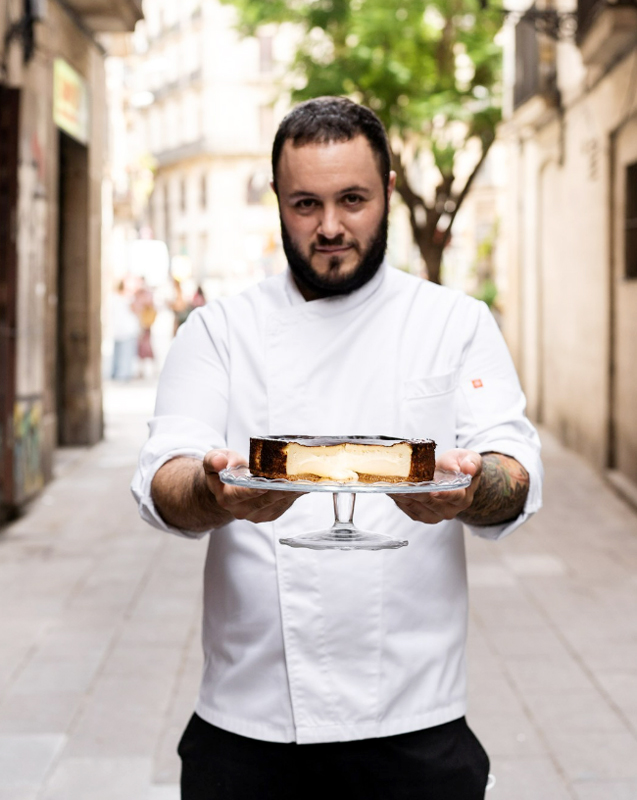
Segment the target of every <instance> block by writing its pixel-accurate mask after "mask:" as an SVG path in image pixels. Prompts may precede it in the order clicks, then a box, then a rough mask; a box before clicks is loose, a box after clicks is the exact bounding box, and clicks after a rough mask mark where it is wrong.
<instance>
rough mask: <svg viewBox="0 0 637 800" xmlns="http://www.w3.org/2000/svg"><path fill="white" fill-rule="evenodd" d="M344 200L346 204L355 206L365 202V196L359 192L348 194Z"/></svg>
mask: <svg viewBox="0 0 637 800" xmlns="http://www.w3.org/2000/svg"><path fill="white" fill-rule="evenodd" d="M343 202H344V203H345V205H346V206H355V205H358V203H362V202H363V198H362V197H361V196H360V195H359V194H346V195H345V196H344V197H343Z"/></svg>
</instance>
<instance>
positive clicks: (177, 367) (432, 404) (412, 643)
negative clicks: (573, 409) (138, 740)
mask: <svg viewBox="0 0 637 800" xmlns="http://www.w3.org/2000/svg"><path fill="white" fill-rule="evenodd" d="M273 175H274V181H273V188H274V191H275V192H276V195H277V198H278V202H279V208H280V214H281V226H282V236H283V244H284V248H285V252H286V256H287V258H288V263H289V269H288V271H287V272H286V273H285V274H282V275H278V276H275V277H273V278H268V279H267V280H265V281H263V282H262V283H260V284H259V285H257V286H255V287H253V288H251V289H249V290H248V291H246V292H244V293H243V294H241V295H239V296H237V297H233V298H230V299H224V300H219V301H215V302H212V303H209V304H208V305H207V306H206V307H204V308H202V309H198V310H197V311H195V312H193V313H192V314H191V316H190V318H189V319H188V321H187V323H186V324H185V325H184V326H182V328H181V329H180V332H179V335H178V336H177V337H176V339H175V342H174V344H173V347H172V350H171V352H170V354H169V356H168V359H167V362H166V365H165V368H164V370H163V373H162V376H161V379H160V384H159V390H158V396H157V405H156V410H155V415H154V417H153V418H152V420H151V421H150V423H149V427H150V437H149V439H148V441H147V443H146V445H145V446H144V448H143V450H142V453H141V456H140V462H139V468H138V470H137V473H136V475H135V478H134V482H133V493H134V495H135V497H136V499H137V501H138V503H139V508H140V512H141V514H142V516H143V517H144V519H146V520H147V521H148V522H149V523H150V524H151V525H154V526H155V527H157V528H160V529H162V530H165V531H169V532H172V533H176V534H179V535H183V536H191V537H200V536H204V535H207V536H208V555H207V559H206V566H205V575H204V619H203V645H204V651H205V665H204V672H203V677H202V683H201V690H200V694H199V699H198V703H197V706H196V713H195V714H194V715H193V718H192V719H191V721H190V723H189V725H188V728H187V729H186V731H185V733H184V736H183V738H182V741H181V743H180V746H179V752H180V755H181V757H182V763H183V767H182V798H183V799H184V800H203V799H204V798H205V800H213V798H214V800H217V798H222V799H223V800H227V799H229V798H233V799H234V798H237V800H251V798H255V799H258V800H267V798H272V800H286V798H292V797H294V798H298V797H299V796H301V797H308V796H309V797H318V796H323V795H324V794H325V793H327V792H330V793H332V794H334V792H338V794H337V796H342V797H347V798H361V800H362V799H363V798H364V799H365V800H371V798H379V799H380V798H382V800H388V799H389V798H392V799H393V798H395V799H396V800H403V799H406V798H414V800H415V798H419V800H482V798H483V797H484V791H485V786H486V781H487V774H488V765H489V762H488V758H487V755H486V753H485V752H484V750H483V748H482V746H481V745H480V743H479V742H478V740H477V739H476V737H475V736H474V735H473V733H472V732H471V730H470V729H469V727H468V726H467V724H466V721H465V719H464V714H465V689H466V685H465V684H466V677H465V639H466V627H467V580H466V566H465V553H464V543H463V526H462V523H463V522H464V523H465V524H466V525H467V526H468V528H469V530H470V531H471V532H472V533H473V534H477V535H479V536H483V537H486V538H490V539H498V538H500V537H502V536H505V535H507V534H509V533H510V532H511V531H513V530H514V529H515V528H516V527H517V526H518V525H520V524H521V523H522V522H524V520H525V519H527V518H528V517H529V515H530V514H532V513H533V512H535V511H536V510H537V509H538V508H539V507H540V505H541V479H542V467H541V463H540V460H539V449H540V448H539V442H538V437H537V434H536V432H535V431H534V429H533V427H532V426H531V425H530V423H529V422H528V420H527V419H526V417H525V416H524V407H525V401H524V396H523V394H522V392H521V389H520V386H519V383H518V379H517V377H516V374H515V370H514V367H513V365H512V362H511V359H510V356H509V354H508V352H507V349H506V346H505V345H504V342H503V340H502V337H501V335H500V333H499V331H498V328H497V326H496V324H495V322H494V320H493V318H492V316H491V314H490V312H489V310H488V308H487V307H486V306H485V305H484V304H482V303H480V302H478V301H476V300H474V299H472V298H469V297H467V296H465V295H463V294H462V293H460V292H456V291H452V290H449V289H446V288H443V287H440V286H436V285H434V284H431V283H428V282H426V281H423V280H421V279H418V278H415V277H412V276H409V275H406V274H405V273H402V272H400V271H398V270H395V269H392V268H391V267H390V266H388V265H387V263H386V262H385V261H384V253H385V248H386V239H387V213H388V205H389V198H390V196H391V193H392V190H393V188H394V182H395V175H394V173H393V172H391V170H390V156H389V148H388V144H387V139H386V135H385V132H384V130H383V128H382V125H381V123H380V122H379V120H378V119H377V117H376V116H375V115H374V114H373V113H372V112H371V111H369V110H368V109H366V108H364V107H362V106H359V105H357V104H355V103H352V102H351V101H349V100H345V99H342V98H319V99H317V100H312V101H308V102H306V103H303V104H301V105H299V106H297V107H296V108H295V109H293V110H292V111H291V112H290V114H289V115H288V116H287V117H286V118H285V119H284V121H283V122H282V124H281V126H280V128H279V131H278V132H277V135H276V138H275V142H274V147H273ZM269 434H271V435H276V434H290V435H292V434H310V435H311V434H315V435H322V434H326V435H353V434H360V435H375V434H383V435H388V436H397V437H406V438H432V439H434V440H435V441H436V442H437V454H438V458H437V461H438V466H440V467H444V468H448V469H454V470H461V471H463V472H465V473H469V474H470V475H472V482H471V486H469V487H468V488H467V489H463V490H457V491H454V492H450V493H439V494H437V495H436V494H418V495H402V496H400V495H393V496H387V495H383V494H374V495H359V498H358V502H357V511H356V517H357V523H358V524H359V525H360V527H361V528H366V529H369V530H375V531H380V532H387V533H391V534H394V535H397V536H399V537H400V538H401V539H407V540H408V541H409V546H408V547H405V548H402V549H399V550H384V551H378V552H368V551H357V552H343V551H321V552H317V551H314V550H299V549H293V548H289V547H286V546H284V545H281V544H280V543H279V539H280V538H283V537H287V536H293V535H295V534H297V533H300V532H303V531H307V530H313V529H318V528H321V527H325V528H327V527H329V525H330V522H331V503H330V502H329V500H328V497H327V496H325V495H323V494H320V493H310V494H304V495H297V494H289V493H287V492H276V491H264V490H254V489H247V488H239V487H232V486H227V485H225V484H222V483H221V482H220V480H219V477H218V472H219V471H220V470H221V469H223V468H224V467H225V466H227V465H235V464H241V463H246V456H247V452H248V447H249V439H250V436H264V435H269Z"/></svg>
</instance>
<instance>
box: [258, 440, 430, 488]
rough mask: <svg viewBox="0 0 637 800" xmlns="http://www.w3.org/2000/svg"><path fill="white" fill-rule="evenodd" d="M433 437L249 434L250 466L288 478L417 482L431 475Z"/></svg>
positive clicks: (260, 473) (264, 473) (271, 475)
mask: <svg viewBox="0 0 637 800" xmlns="http://www.w3.org/2000/svg"><path fill="white" fill-rule="evenodd" d="M435 450H436V443H435V442H434V441H432V440H431V439H396V438H392V437H390V436H267V437H262V438H258V437H254V438H251V439H250V472H251V473H252V475H254V476H257V477H260V478H270V479H285V480H288V481H298V480H306V481H321V480H327V481H338V482H349V481H359V482H361V483H375V482H377V481H382V482H388V483H402V482H409V483H412V482H413V483H419V482H421V481H430V480H433V477H434V468H435V463H436V457H435Z"/></svg>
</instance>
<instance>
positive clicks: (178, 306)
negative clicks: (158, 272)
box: [170, 278, 192, 334]
mask: <svg viewBox="0 0 637 800" xmlns="http://www.w3.org/2000/svg"><path fill="white" fill-rule="evenodd" d="M173 284H174V288H175V296H174V298H173V300H172V302H171V303H170V308H171V309H172V312H173V314H174V316H175V323H174V330H173V333H175V334H176V333H177V330H178V328H179V326H180V325H183V324H184V322H185V321H186V320H187V319H188V314H190V312H191V310H192V308H191V306H190V304H189V303H188V301H187V300H186V298H185V297H184V290H183V289H182V288H181V283H180V282H179V281H178V280H177V278H173Z"/></svg>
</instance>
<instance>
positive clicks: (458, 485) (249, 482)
mask: <svg viewBox="0 0 637 800" xmlns="http://www.w3.org/2000/svg"><path fill="white" fill-rule="evenodd" d="M219 478H220V479H221V481H222V483H227V484H229V485H231V486H243V487H245V488H246V489H270V490H273V491H277V492H329V493H330V494H332V496H333V501H334V524H333V525H332V527H331V528H328V529H327V530H322V531H310V532H309V533H299V534H297V535H296V536H291V537H288V538H287V539H279V541H280V542H281V544H287V545H289V546H290V547H307V548H309V549H310V550H394V549H396V548H397V547H405V545H407V544H409V542H407V541H406V540H405V539H396V538H394V537H393V536H390V535H389V534H387V533H372V532H371V531H362V530H360V529H359V528H357V527H356V525H355V524H354V504H355V502H356V495H357V494H378V493H382V494H419V493H422V492H451V491H454V490H456V489H466V487H467V486H469V484H470V483H471V475H465V474H464V473H463V472H444V471H442V470H436V472H435V473H434V479H433V480H432V481H424V482H422V483H386V482H378V483H358V482H356V481H347V482H340V481H287V480H281V479H276V480H270V479H268V478H257V477H256V476H254V475H252V474H251V473H250V470H249V469H248V468H247V467H229V468H228V469H224V470H222V471H221V472H220V473H219Z"/></svg>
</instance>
